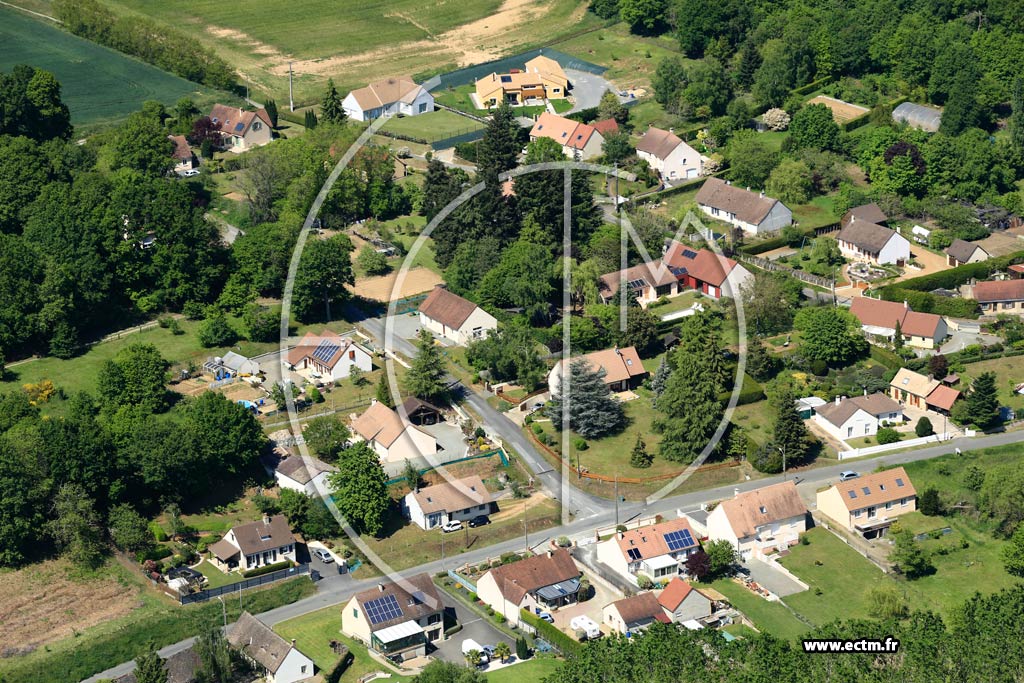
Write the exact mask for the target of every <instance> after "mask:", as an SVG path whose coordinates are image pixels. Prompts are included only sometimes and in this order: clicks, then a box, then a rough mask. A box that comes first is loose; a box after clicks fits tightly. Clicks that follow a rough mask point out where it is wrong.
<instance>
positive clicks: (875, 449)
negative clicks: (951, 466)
mask: <svg viewBox="0 0 1024 683" xmlns="http://www.w3.org/2000/svg"><path fill="white" fill-rule="evenodd" d="M951 438H952V434H950V433H949V432H943V433H941V434H932V435H931V436H923V437H920V438H917V439H908V440H907V441H897V442H896V443H887V444H880V445H878V446H867V447H865V448H853V449H850V450H848V451H841V452H840V453H839V459H840V460H846V459H848V458H860V457H863V456H865V455H875V454H877V453H885V452H887V451H896V450H900V449H902V448H912V447H914V446H923V445H924V444H926V443H939V442H941V441H948V440H949V439H951Z"/></svg>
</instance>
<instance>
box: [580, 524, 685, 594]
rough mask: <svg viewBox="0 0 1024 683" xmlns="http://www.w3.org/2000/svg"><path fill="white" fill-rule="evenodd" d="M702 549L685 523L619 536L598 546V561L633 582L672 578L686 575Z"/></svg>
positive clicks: (651, 525) (657, 526)
mask: <svg viewBox="0 0 1024 683" xmlns="http://www.w3.org/2000/svg"><path fill="white" fill-rule="evenodd" d="M699 549H700V544H699V543H698V538H697V536H696V534H694V533H693V529H692V528H691V527H690V523H689V521H688V520H686V519H682V518H681V519H673V520H670V521H667V522H659V523H657V524H649V525H645V526H639V527H637V528H635V529H628V530H627V531H619V532H616V533H615V535H614V536H612V537H611V538H609V539H608V540H607V541H602V542H601V543H598V544H597V559H598V560H599V561H601V562H603V563H604V564H605V565H607V566H608V567H610V568H611V569H613V570H614V571H615V572H616V573H618V574H619V575H620V576H623V577H625V578H627V579H630V580H631V581H636V578H637V577H638V576H640V575H641V574H642V575H644V576H646V577H648V578H649V579H653V580H658V579H662V578H666V577H667V578H671V577H674V576H678V575H679V574H683V573H685V572H686V567H685V564H686V560H687V558H688V557H690V555H692V554H693V553H695V552H697V551H698V550H699Z"/></svg>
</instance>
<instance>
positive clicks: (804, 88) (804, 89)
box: [789, 76, 836, 95]
mask: <svg viewBox="0 0 1024 683" xmlns="http://www.w3.org/2000/svg"><path fill="white" fill-rule="evenodd" d="M834 80H836V77H835V76H825V77H824V78H819V79H818V80H816V81H811V82H810V83H808V84H807V85H801V86H800V87H799V88H793V89H792V90H790V91H789V92H790V93H792V94H794V95H808V94H810V93H812V92H814V91H815V90H817V89H818V88H820V87H821V86H823V85H828V84H829V83H831V82H832V81H834Z"/></svg>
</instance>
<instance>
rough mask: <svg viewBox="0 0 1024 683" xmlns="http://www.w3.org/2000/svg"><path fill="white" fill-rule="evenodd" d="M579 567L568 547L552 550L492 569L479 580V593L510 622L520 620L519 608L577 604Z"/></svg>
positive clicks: (554, 607) (482, 598)
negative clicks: (566, 548)
mask: <svg viewBox="0 0 1024 683" xmlns="http://www.w3.org/2000/svg"><path fill="white" fill-rule="evenodd" d="M579 590H580V570H579V568H578V567H577V566H576V563H575V562H574V561H573V559H572V556H571V555H570V554H569V551H567V550H565V549H564V548H559V549H558V550H549V551H548V552H546V553H542V554H540V555H534V556H532V557H528V558H526V559H524V560H518V561H517V562H512V563H511V564H506V565H502V566H500V567H496V568H494V569H491V570H489V571H488V572H487V573H486V574H484V575H483V576H482V577H480V580H479V581H477V583H476V592H477V595H478V596H479V597H480V599H481V600H483V601H484V602H485V603H486V604H488V605H490V606H491V608H492V609H493V610H494V611H495V612H497V613H498V614H502V615H504V616H505V618H506V619H507V620H508V623H509V625H510V626H516V625H518V624H519V610H521V609H525V610H527V611H528V612H537V611H540V610H545V609H557V608H559V607H564V606H566V605H571V604H574V603H575V602H576V600H577V596H578V594H579Z"/></svg>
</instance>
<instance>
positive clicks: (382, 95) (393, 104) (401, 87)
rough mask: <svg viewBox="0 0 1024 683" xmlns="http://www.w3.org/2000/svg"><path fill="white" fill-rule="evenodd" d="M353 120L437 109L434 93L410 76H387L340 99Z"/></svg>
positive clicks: (410, 114) (406, 114)
mask: <svg viewBox="0 0 1024 683" xmlns="http://www.w3.org/2000/svg"><path fill="white" fill-rule="evenodd" d="M341 106H342V108H343V109H344V110H345V114H346V115H347V116H348V117H349V118H350V119H352V120H354V121H372V120H373V119H376V118H380V117H381V116H394V115H396V114H403V115H405V116H416V115H417V114H426V113H428V112H432V111H434V96H433V95H431V94H430V93H429V92H427V91H426V89H424V88H423V86H421V85H417V84H416V82H415V81H413V80H412V79H411V78H409V77H408V76H398V77H396V78H386V79H384V80H383V81H376V82H374V83H370V84H369V85H367V86H366V87H363V88H358V89H357V90H353V91H352V92H350V93H349V94H348V95H346V96H345V99H344V100H342V102H341Z"/></svg>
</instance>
